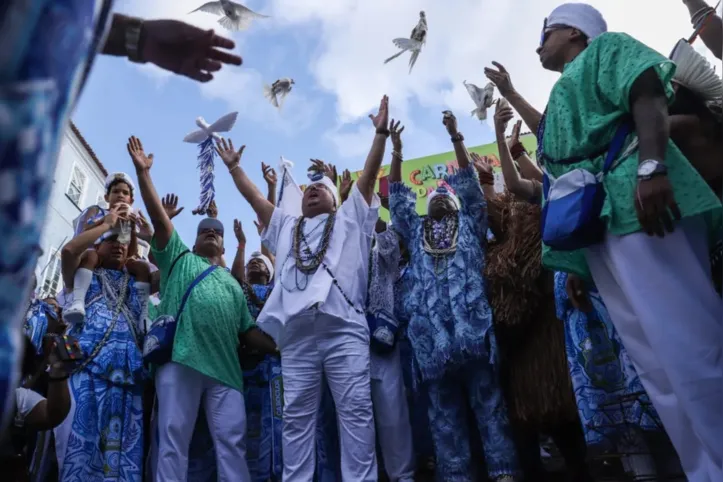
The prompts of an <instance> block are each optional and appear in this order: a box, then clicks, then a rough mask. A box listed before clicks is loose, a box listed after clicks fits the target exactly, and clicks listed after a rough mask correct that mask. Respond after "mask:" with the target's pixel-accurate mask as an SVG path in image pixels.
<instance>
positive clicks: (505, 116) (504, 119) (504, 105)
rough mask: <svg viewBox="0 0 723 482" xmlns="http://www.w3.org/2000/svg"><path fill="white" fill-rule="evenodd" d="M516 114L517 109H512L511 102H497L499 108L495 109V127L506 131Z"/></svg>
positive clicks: (500, 130)
mask: <svg viewBox="0 0 723 482" xmlns="http://www.w3.org/2000/svg"><path fill="white" fill-rule="evenodd" d="M514 116H515V111H513V110H512V107H510V104H509V103H508V102H507V101H505V102H501V101H500V102H497V108H496V109H495V128H496V129H497V130H498V131H499V132H502V133H504V132H505V131H506V130H507V124H509V122H510V121H511V120H512V118H513V117H514Z"/></svg>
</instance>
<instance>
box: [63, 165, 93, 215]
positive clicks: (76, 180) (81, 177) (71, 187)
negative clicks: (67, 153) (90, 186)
mask: <svg viewBox="0 0 723 482" xmlns="http://www.w3.org/2000/svg"><path fill="white" fill-rule="evenodd" d="M87 183H88V176H87V175H86V174H85V173H84V172H83V171H82V169H80V167H78V166H77V165H74V166H73V172H72V173H71V175H70V183H69V184H68V190H67V191H65V194H66V195H67V196H68V199H70V200H71V201H73V203H74V204H75V205H76V206H78V207H80V202H81V200H82V199H83V191H84V190H85V185H86V184H87Z"/></svg>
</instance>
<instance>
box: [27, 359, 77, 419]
mask: <svg viewBox="0 0 723 482" xmlns="http://www.w3.org/2000/svg"><path fill="white" fill-rule="evenodd" d="M66 376H67V375H66V371H65V367H63V366H62V363H61V364H59V363H58V362H56V363H54V364H53V365H51V367H50V377H51V380H50V383H49V384H48V397H47V398H46V399H45V400H43V401H41V402H40V403H38V404H37V405H36V406H35V408H33V409H32V410H31V411H30V413H28V415H27V417H25V423H26V424H27V425H28V427H30V428H32V429H33V430H38V431H43V430H50V429H53V428H55V427H57V426H58V425H60V424H61V423H63V420H65V417H67V416H68V412H70V392H69V390H68V383H67V381H65V380H62V378H65V377H66ZM52 378H59V380H52Z"/></svg>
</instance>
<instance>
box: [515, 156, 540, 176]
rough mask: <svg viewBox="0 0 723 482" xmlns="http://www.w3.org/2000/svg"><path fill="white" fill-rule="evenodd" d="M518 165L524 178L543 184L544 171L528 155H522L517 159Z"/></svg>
mask: <svg viewBox="0 0 723 482" xmlns="http://www.w3.org/2000/svg"><path fill="white" fill-rule="evenodd" d="M517 164H518V165H519V166H520V173H521V174H522V177H523V178H525V179H529V180H531V181H537V182H539V183H541V182H542V170H541V169H540V168H539V167H538V166H537V164H535V162H534V161H533V160H532V159H530V156H529V155H528V154H525V153H523V154H521V155H520V157H518V158H517Z"/></svg>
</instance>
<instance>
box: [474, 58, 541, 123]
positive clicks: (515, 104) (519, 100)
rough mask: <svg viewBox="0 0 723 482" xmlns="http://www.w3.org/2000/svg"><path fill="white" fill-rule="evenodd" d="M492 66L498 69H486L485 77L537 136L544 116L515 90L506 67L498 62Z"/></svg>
mask: <svg viewBox="0 0 723 482" xmlns="http://www.w3.org/2000/svg"><path fill="white" fill-rule="evenodd" d="M492 65H494V66H495V67H497V69H491V68H489V67H486V68H485V75H486V76H487V78H488V79H489V80H490V81H491V82H493V83H494V84H495V86H497V90H499V91H500V95H501V96H502V97H504V98H505V99H507V101H508V102H509V103H510V105H511V106H512V108H513V109H515V110H516V111H517V113H518V114H519V115H520V117H522V120H523V121H525V124H526V125H527V127H528V128H529V129H530V130H531V131H532V132H534V133H535V134H537V126H538V125H540V119H542V114H541V113H540V112H539V111H538V110H537V109H535V108H534V107H532V104H530V103H529V102H527V100H525V98H524V97H522V96H521V95H520V94H519V93H518V92H517V90H515V88H514V86H513V85H512V80H511V79H510V74H509V72H507V69H505V67H504V65H502V64H500V63H498V62H492Z"/></svg>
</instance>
